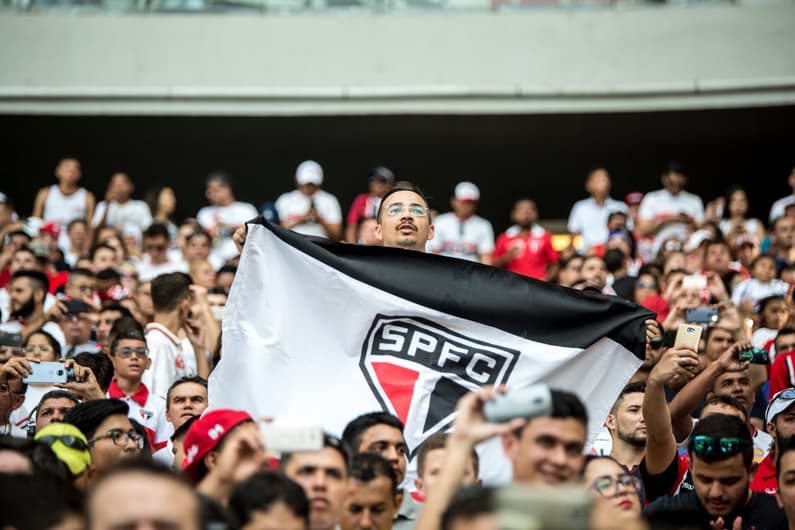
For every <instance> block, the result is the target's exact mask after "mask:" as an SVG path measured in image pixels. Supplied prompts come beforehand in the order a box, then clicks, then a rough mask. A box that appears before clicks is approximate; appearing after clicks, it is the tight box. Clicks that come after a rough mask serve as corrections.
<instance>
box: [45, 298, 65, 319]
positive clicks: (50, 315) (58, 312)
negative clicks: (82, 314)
mask: <svg viewBox="0 0 795 530" xmlns="http://www.w3.org/2000/svg"><path fill="white" fill-rule="evenodd" d="M65 315H66V302H64V301H63V300H56V301H55V303H54V304H53V305H52V307H51V308H50V310H49V311H47V313H46V314H45V315H44V322H60V321H61V320H63V317H64V316H65Z"/></svg>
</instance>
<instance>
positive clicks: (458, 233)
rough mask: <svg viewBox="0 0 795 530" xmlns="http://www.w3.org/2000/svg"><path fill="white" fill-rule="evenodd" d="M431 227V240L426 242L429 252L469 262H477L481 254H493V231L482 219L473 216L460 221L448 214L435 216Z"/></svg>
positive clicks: (450, 213)
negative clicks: (432, 228)
mask: <svg viewBox="0 0 795 530" xmlns="http://www.w3.org/2000/svg"><path fill="white" fill-rule="evenodd" d="M433 226H434V228H435V230H434V235H433V239H432V240H431V241H429V242H428V243H429V244H428V248H429V249H430V251H431V252H436V253H438V254H441V255H443V256H450V257H453V258H461V259H466V260H469V261H479V260H480V255H481V254H491V253H492V252H494V230H493V229H492V227H491V223H490V222H488V221H487V220H485V219H483V218H482V217H478V216H477V215H473V216H472V217H470V218H468V219H463V220H462V219H459V218H458V217H457V216H456V214H455V213H453V212H448V213H445V214H442V215H439V216H437V217H436V219H434V221H433Z"/></svg>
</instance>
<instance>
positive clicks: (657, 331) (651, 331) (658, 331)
mask: <svg viewBox="0 0 795 530" xmlns="http://www.w3.org/2000/svg"><path fill="white" fill-rule="evenodd" d="M654 337H662V327H661V326H660V323H659V322H657V321H656V320H654V319H653V318H650V319H649V320H647V321H646V344H648V343H649V342H651V339H653V338H654Z"/></svg>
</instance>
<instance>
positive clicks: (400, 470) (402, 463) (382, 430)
mask: <svg viewBox="0 0 795 530" xmlns="http://www.w3.org/2000/svg"><path fill="white" fill-rule="evenodd" d="M356 452H357V453H376V454H378V455H381V456H382V457H384V458H386V459H387V460H389V463H390V464H392V469H394V470H395V474H396V475H397V481H398V484H401V483H402V482H403V478H404V477H405V476H406V442H405V440H404V439H403V433H402V432H401V431H400V430H399V429H396V428H395V427H392V426H390V425H386V424H383V423H382V424H379V425H373V426H372V427H370V428H369V429H367V430H366V431H364V433H362V439H361V441H360V442H359V447H357V448H356Z"/></svg>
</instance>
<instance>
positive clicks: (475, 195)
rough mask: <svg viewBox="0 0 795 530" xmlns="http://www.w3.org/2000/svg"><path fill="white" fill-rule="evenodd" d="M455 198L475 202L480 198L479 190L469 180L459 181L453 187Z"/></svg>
mask: <svg viewBox="0 0 795 530" xmlns="http://www.w3.org/2000/svg"><path fill="white" fill-rule="evenodd" d="M455 198H456V199H458V200H459V201H469V202H477V201H479V200H480V190H479V189H478V187H477V186H475V185H474V184H472V183H471V182H459V183H458V184H457V185H456V187H455Z"/></svg>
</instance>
